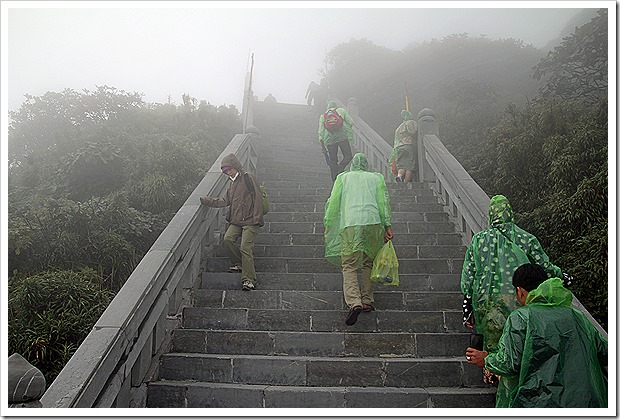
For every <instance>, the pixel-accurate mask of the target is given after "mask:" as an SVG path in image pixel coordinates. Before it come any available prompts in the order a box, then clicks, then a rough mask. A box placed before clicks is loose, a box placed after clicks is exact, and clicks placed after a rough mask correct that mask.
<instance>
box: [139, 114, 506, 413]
mask: <svg viewBox="0 0 620 420" xmlns="http://www.w3.org/2000/svg"><path fill="white" fill-rule="evenodd" d="M254 121H255V125H256V126H257V127H258V128H259V130H260V131H261V137H260V138H259V139H257V141H259V142H260V143H261V144H260V147H259V171H258V174H257V175H258V177H259V179H260V181H261V182H263V184H264V185H265V187H266V188H267V191H268V194H269V199H270V212H269V213H268V214H267V215H266V216H265V226H264V227H263V228H262V230H261V233H260V234H259V235H258V236H257V240H256V244H255V249H254V253H255V265H256V270H257V273H258V281H259V283H258V286H257V290H254V291H250V292H247V291H242V290H241V284H240V275H239V274H231V273H227V272H226V271H227V268H228V266H229V265H230V264H229V260H228V259H227V258H226V257H225V253H224V252H223V250H222V249H215V250H214V253H213V254H214V255H212V256H211V257H208V260H207V266H206V271H205V272H204V273H203V278H202V288H201V289H198V290H194V291H193V296H192V306H191V307H187V308H185V309H184V311H183V319H182V327H181V328H179V329H176V330H175V331H173V337H172V344H171V351H170V352H169V353H168V354H165V355H164V356H162V358H161V361H160V367H159V379H158V380H157V381H155V382H151V383H150V384H149V387H148V396H147V406H148V407H290V408H302V407H324V408H328V407H377V408H379V407H393V408H396V407H493V406H494V400H495V393H494V391H495V390H494V389H493V388H489V387H487V386H485V385H484V384H483V382H482V380H481V371H480V369H479V368H476V367H474V366H471V365H468V364H467V363H466V362H465V358H464V352H465V348H466V347H467V345H468V340H469V333H468V330H466V329H465V328H464V327H463V326H462V324H461V306H462V305H461V299H462V296H461V294H460V292H459V278H460V270H461V266H462V259H463V256H464V254H465V248H464V247H463V246H462V245H461V239H460V237H459V235H458V234H457V233H454V232H455V231H454V227H453V225H452V224H451V223H450V222H449V221H448V216H447V214H446V213H444V211H443V207H442V206H441V204H439V202H438V200H437V198H436V197H435V196H434V195H433V192H432V191H431V190H430V189H429V188H428V186H427V185H425V184H421V183H413V184H408V185H403V184H395V183H389V184H388V185H389V189H390V198H391V204H392V212H393V231H394V235H395V238H394V246H395V248H396V252H397V254H398V257H399V262H400V270H399V272H400V285H399V286H398V287H389V286H376V288H375V290H376V291H375V307H376V308H377V311H376V312H370V313H362V314H361V315H360V317H359V319H358V322H357V323H356V324H355V325H354V326H351V327H349V326H346V325H345V323H344V319H345V316H346V314H347V309H346V306H345V304H344V300H343V295H342V274H341V273H340V271H339V270H338V269H337V268H336V267H334V266H332V265H331V264H329V263H328V262H327V261H326V260H325V258H324V256H323V255H324V254H323V252H324V249H323V209H324V206H325V202H326V201H327V198H328V197H329V194H330V191H331V185H332V183H331V180H330V176H329V168H328V167H327V165H326V164H325V161H324V158H323V155H322V154H321V152H320V147H319V145H318V142H317V139H316V130H317V119H316V116H315V115H314V113H313V112H312V111H311V110H310V108H309V107H307V106H304V105H285V104H277V105H269V104H263V103H258V104H257V106H256V108H255V116H254Z"/></svg>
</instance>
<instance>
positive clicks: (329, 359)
mask: <svg viewBox="0 0 620 420" xmlns="http://www.w3.org/2000/svg"><path fill="white" fill-rule="evenodd" d="M163 357H184V358H188V359H252V360H290V361H291V362H295V361H309V362H358V363H359V362H384V361H406V362H419V363H455V362H456V363H467V361H466V360H465V353H463V356H443V357H441V356H435V357H408V356H398V355H385V356H383V357H381V356H290V355H287V354H282V355H264V354H225V353H187V352H168V353H165V354H164V355H162V358H163Z"/></svg>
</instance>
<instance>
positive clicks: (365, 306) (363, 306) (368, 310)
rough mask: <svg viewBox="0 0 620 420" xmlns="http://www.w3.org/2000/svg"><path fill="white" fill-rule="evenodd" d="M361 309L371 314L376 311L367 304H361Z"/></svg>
mask: <svg viewBox="0 0 620 420" xmlns="http://www.w3.org/2000/svg"><path fill="white" fill-rule="evenodd" d="M362 308H363V310H364V312H372V311H376V309H375V307H374V306H372V305H370V304H368V303H362Z"/></svg>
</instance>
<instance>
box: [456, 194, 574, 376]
mask: <svg viewBox="0 0 620 420" xmlns="http://www.w3.org/2000/svg"><path fill="white" fill-rule="evenodd" d="M529 262H532V263H537V264H540V265H541V266H542V267H543V268H544V269H545V271H546V272H547V274H548V276H549V277H561V276H562V270H560V268H558V267H557V266H555V265H553V264H552V263H551V262H550V261H549V257H548V256H547V254H545V251H543V248H542V246H541V245H540V242H539V241H538V239H537V238H536V237H535V236H534V235H532V234H530V233H528V232H526V231H525V230H523V229H521V228H520V227H518V226H517V225H516V224H515V223H514V213H513V211H512V207H511V205H510V203H509V202H508V199H507V198H506V197H504V196H503V195H495V196H494V197H493V198H491V201H490V202H489V228H488V229H486V230H483V231H481V232H478V233H476V234H475V235H474V236H473V237H472V239H471V243H470V245H469V247H468V248H467V252H466V253H465V260H464V262H463V269H462V272H461V292H462V293H463V295H464V304H463V321H464V322H463V324H464V325H465V326H467V327H468V328H472V329H473V328H475V330H476V332H477V333H479V334H482V335H483V336H484V340H483V343H484V350H486V351H489V352H493V351H496V350H497V343H498V341H499V337H500V336H501V334H502V330H503V328H504V324H505V323H506V318H508V315H509V314H510V312H512V311H513V310H515V309H516V308H517V307H518V302H517V300H516V298H515V295H514V290H513V288H512V284H511V280H512V275H513V273H514V272H515V270H516V269H517V267H519V266H520V265H522V264H525V263H529ZM484 373H485V376H484V377H485V382H487V383H492V384H496V382H497V378H494V377H493V375H490V374H489V372H488V371H486V370H485V372H484Z"/></svg>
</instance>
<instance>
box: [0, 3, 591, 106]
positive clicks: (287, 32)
mask: <svg viewBox="0 0 620 420" xmlns="http://www.w3.org/2000/svg"><path fill="white" fill-rule="evenodd" d="M593 3H595V2H593ZM593 3H588V2H532V1H528V2H492V1H486V2H446V3H442V2H428V3H426V2H403V1H400V2H269V3H267V2H240V3H234V2H157V3H155V2H64V3H56V2H41V3H29V2H21V1H20V2H11V1H7V2H5V1H3V2H2V8H3V10H2V12H3V13H2V19H3V22H2V23H3V25H2V42H3V60H2V61H3V63H2V66H3V75H7V70H8V83H7V85H8V89H5V87H6V85H5V83H6V81H5V77H4V76H3V82H2V84H3V89H2V95H3V100H5V99H6V100H8V109H9V110H15V109H17V108H18V107H19V106H20V105H21V103H22V102H23V100H24V97H23V95H24V94H30V95H34V96H40V95H43V94H44V93H45V92H47V91H54V92H60V91H62V90H63V89H65V88H72V89H75V90H77V91H82V90H83V89H88V90H91V91H92V90H95V89H96V86H100V85H107V86H112V87H115V88H118V89H121V90H125V91H127V92H140V93H143V94H144V100H145V101H147V102H159V103H165V102H167V101H168V96H169V95H170V97H171V101H172V102H173V103H176V104H179V103H181V101H182V99H181V96H182V95H183V94H184V93H187V94H189V95H191V96H193V97H195V98H197V99H199V100H206V101H208V102H210V103H211V104H213V105H223V104H225V105H229V104H233V105H236V106H237V107H238V108H239V109H241V101H242V97H243V83H244V80H245V74H246V71H247V70H248V68H249V56H250V53H254V60H255V64H254V92H255V94H256V95H257V96H258V97H259V99H261V100H262V99H264V97H265V96H266V95H267V94H268V93H272V94H273V95H274V96H275V97H276V98H277V99H278V101H280V102H289V103H303V102H304V95H305V91H306V87H307V86H308V83H309V82H310V81H311V80H315V81H318V80H319V76H318V70H319V68H320V67H321V66H322V64H323V59H324V56H325V53H326V52H328V51H329V50H330V49H331V48H333V47H334V46H336V45H337V44H339V43H342V42H347V41H349V40H350V39H352V38H355V39H361V38H366V39H368V40H370V41H372V42H373V43H375V44H377V45H381V46H384V47H387V48H390V49H394V50H401V49H403V48H404V47H406V46H407V45H408V44H410V43H420V42H424V41H430V40H432V39H433V38H436V39H441V38H443V37H445V36H447V35H450V34H453V33H464V32H467V33H469V35H470V36H472V37H477V36H480V35H486V36H487V37H488V38H491V39H498V38H516V39H521V40H523V41H524V42H525V43H528V44H532V45H534V46H536V47H539V48H542V47H544V46H545V45H546V44H547V42H548V41H550V40H551V39H554V38H556V37H557V36H558V35H559V33H560V31H561V30H562V29H563V28H564V26H565V25H566V23H567V22H568V21H569V20H570V19H571V18H572V17H573V16H574V15H576V14H577V13H578V12H579V11H580V10H581V9H582V8H585V7H595V6H594V5H593ZM327 4H332V5H335V6H334V7H337V8H330V9H326V8H325V6H326V5H327ZM95 6H96V7H95ZM456 6H458V7H459V8H455V7H456ZM506 6H510V8H506ZM429 7H430V8H429ZM7 12H8V13H7ZM7 23H8V24H7ZM7 35H8V36H7ZM4 58H8V60H7V59H4ZM7 91H8V92H7ZM5 95H6V97H5ZM3 103H7V102H3Z"/></svg>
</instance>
